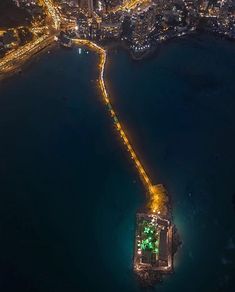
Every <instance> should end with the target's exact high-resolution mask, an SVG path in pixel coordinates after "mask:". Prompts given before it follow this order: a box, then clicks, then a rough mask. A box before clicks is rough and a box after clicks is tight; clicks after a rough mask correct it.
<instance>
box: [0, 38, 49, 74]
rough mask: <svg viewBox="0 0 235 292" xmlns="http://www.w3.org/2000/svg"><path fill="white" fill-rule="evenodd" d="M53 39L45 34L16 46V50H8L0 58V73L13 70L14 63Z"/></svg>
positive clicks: (30, 54)
mask: <svg viewBox="0 0 235 292" xmlns="http://www.w3.org/2000/svg"><path fill="white" fill-rule="evenodd" d="M53 40H54V37H53V36H50V35H46V34H45V35H43V36H41V37H39V38H37V39H36V40H34V41H32V42H29V43H28V44H26V45H24V46H22V47H20V48H18V49H17V50H14V51H12V52H10V53H9V54H7V55H6V56H5V57H4V58H2V59H1V60H0V73H7V72H9V71H11V70H13V69H14V68H15V67H16V64H19V63H20V62H22V61H24V60H25V59H27V58H29V57H30V56H32V55H33V54H34V53H35V52H37V51H38V50H40V49H41V48H42V47H44V46H47V45H48V44H50V43H51V42H53Z"/></svg>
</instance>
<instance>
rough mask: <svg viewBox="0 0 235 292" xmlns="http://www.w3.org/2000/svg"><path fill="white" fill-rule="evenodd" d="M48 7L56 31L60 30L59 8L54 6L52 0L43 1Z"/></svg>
mask: <svg viewBox="0 0 235 292" xmlns="http://www.w3.org/2000/svg"><path fill="white" fill-rule="evenodd" d="M42 1H43V3H44V4H45V6H46V7H47V10H48V14H49V16H50V17H51V18H52V20H53V23H54V27H55V29H56V30H58V29H59V28H60V23H61V18H60V13H59V11H58V9H57V7H56V6H55V5H54V4H53V1H52V0H42Z"/></svg>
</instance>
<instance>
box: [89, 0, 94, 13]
mask: <svg viewBox="0 0 235 292" xmlns="http://www.w3.org/2000/svg"><path fill="white" fill-rule="evenodd" d="M93 11H94V3H93V0H88V13H89V16H90V17H91V16H92V14H93Z"/></svg>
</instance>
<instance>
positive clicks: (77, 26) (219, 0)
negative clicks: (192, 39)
mask: <svg viewBox="0 0 235 292" xmlns="http://www.w3.org/2000/svg"><path fill="white" fill-rule="evenodd" d="M12 1H14V2H15V5H16V6H17V7H19V8H20V9H25V10H27V13H29V15H30V17H31V26H30V27H27V29H28V31H29V32H30V33H31V37H32V35H33V36H35V37H38V36H40V33H42V31H43V27H46V26H47V25H48V24H49V19H48V17H47V15H46V14H45V11H44V9H43V4H42V1H41V0H12ZM51 1H52V2H53V4H54V5H55V7H56V8H57V11H58V12H59V14H60V18H61V23H60V31H62V35H63V36H68V37H69V36H71V35H73V36H75V35H76V37H78V38H84V39H91V40H95V41H97V42H104V41H107V40H114V41H119V42H120V43H122V44H124V45H125V46H127V47H128V48H129V49H130V50H131V52H132V55H133V56H134V57H137V58H139V57H142V56H143V55H145V54H146V53H148V52H149V51H151V50H152V49H154V48H156V46H157V45H158V44H159V43H161V42H162V41H164V40H167V39H170V38H173V37H179V36H182V35H185V34H189V33H191V32H193V31H195V30H197V29H198V28H199V29H205V30H209V31H213V32H216V33H219V34H223V35H226V36H228V37H230V38H235V0H138V1H137V0H51ZM36 28H37V29H36ZM38 28H40V29H38ZM17 34H18V32H17V31H16V30H14V31H13V30H8V31H2V32H1V33H0V54H4V53H5V52H6V51H8V50H9V49H11V48H14V47H15V46H18V45H19V44H20V43H22V41H21V40H19V39H20V38H19V37H18V36H17ZM25 34H26V35H28V36H29V35H30V34H29V33H28V34H27V33H25ZM23 35H24V34H23ZM63 39H64V38H63Z"/></svg>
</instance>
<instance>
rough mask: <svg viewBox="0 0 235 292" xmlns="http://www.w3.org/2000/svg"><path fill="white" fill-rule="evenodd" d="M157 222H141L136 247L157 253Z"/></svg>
mask: <svg viewBox="0 0 235 292" xmlns="http://www.w3.org/2000/svg"><path fill="white" fill-rule="evenodd" d="M157 229H158V228H157V224H156V223H152V222H148V221H146V220H143V222H142V224H141V241H140V242H139V243H138V247H139V248H141V250H142V251H151V252H153V253H156V254H158V251H159V231H158V230H157Z"/></svg>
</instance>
